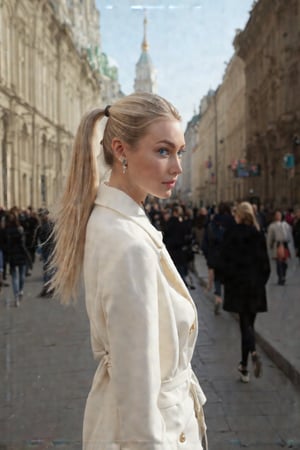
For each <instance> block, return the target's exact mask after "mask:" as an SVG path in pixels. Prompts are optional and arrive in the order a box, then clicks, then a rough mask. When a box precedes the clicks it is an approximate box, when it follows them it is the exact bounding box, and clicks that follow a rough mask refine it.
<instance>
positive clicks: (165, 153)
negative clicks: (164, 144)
mask: <svg viewBox="0 0 300 450" xmlns="http://www.w3.org/2000/svg"><path fill="white" fill-rule="evenodd" d="M158 153H159V154H160V155H161V156H168V154H169V150H168V149H167V148H160V149H159V150H158Z"/></svg>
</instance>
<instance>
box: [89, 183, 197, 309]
mask: <svg viewBox="0 0 300 450" xmlns="http://www.w3.org/2000/svg"><path fill="white" fill-rule="evenodd" d="M95 204H96V205H99V206H102V207H105V208H108V209H111V210H114V211H116V212H118V213H119V214H121V215H123V216H125V217H127V218H128V219H129V220H132V221H133V222H135V223H136V224H137V225H139V226H140V227H141V228H143V229H144V230H145V231H146V233H148V235H149V236H150V237H151V239H152V240H153V242H154V243H155V245H156V246H157V248H158V249H159V250H160V260H161V263H162V267H163V270H164V273H165V275H166V277H167V279H168V280H169V282H170V283H171V285H172V286H173V287H174V288H175V289H176V290H177V291H178V292H179V293H180V294H181V295H182V296H183V297H185V298H186V299H187V300H188V301H189V302H190V303H191V304H192V305H193V308H194V310H195V314H196V316H197V310H196V307H195V305H194V302H193V300H192V298H191V296H190V293H189V291H188V289H187V287H186V286H185V284H184V282H183V281H182V278H181V277H180V275H179V274H178V272H177V270H176V268H175V266H174V263H173V261H172V260H171V257H170V255H169V253H168V252H167V250H166V248H165V245H164V243H163V238H162V233H161V231H158V230H157V229H156V228H155V227H154V226H153V225H152V224H151V222H150V220H149V218H148V217H147V216H146V214H145V211H144V209H143V208H142V207H141V206H139V205H138V204H137V203H136V202H135V201H134V200H133V199H132V198H131V197H129V195H127V194H125V192H123V191H121V190H120V189H116V188H113V187H111V186H108V185H107V184H106V183H101V184H100V186H99V189H98V194H97V197H96V200H95Z"/></svg>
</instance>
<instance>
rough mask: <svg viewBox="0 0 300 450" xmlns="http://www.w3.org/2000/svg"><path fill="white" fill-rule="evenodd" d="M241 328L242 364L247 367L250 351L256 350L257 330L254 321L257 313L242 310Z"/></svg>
mask: <svg viewBox="0 0 300 450" xmlns="http://www.w3.org/2000/svg"><path fill="white" fill-rule="evenodd" d="M239 317H240V329H241V344H242V361H241V363H242V365H243V366H244V367H247V363H248V356H249V352H250V353H252V352H255V350H256V348H255V332H254V322H255V318H256V314H255V313H251V312H242V313H239Z"/></svg>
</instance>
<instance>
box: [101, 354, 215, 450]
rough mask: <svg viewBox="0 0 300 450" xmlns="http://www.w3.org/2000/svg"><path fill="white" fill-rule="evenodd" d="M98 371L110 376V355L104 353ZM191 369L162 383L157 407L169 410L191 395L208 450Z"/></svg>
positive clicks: (201, 411)
mask: <svg viewBox="0 0 300 450" xmlns="http://www.w3.org/2000/svg"><path fill="white" fill-rule="evenodd" d="M100 367H101V369H100V371H101V372H102V371H103V370H106V371H107V372H108V374H109V376H111V367H112V366H111V359H110V354H109V353H108V352H106V353H105V354H104V355H103V356H102V359H101V364H100ZM192 373H193V372H192V368H191V366H190V365H189V366H188V367H187V368H186V369H185V370H182V371H181V372H180V373H179V374H178V375H176V376H175V377H174V378H172V379H170V380H165V381H162V383H161V390H160V395H159V399H158V407H159V408H161V409H164V408H170V407H171V406H175V405H177V404H178V403H181V402H182V401H183V400H184V399H185V398H186V397H187V396H188V394H189V393H191V395H192V398H193V401H194V410H195V416H196V418H197V421H198V426H199V430H200V436H201V439H202V441H203V440H204V444H205V450H208V442H207V434H206V423H205V417H204V411H203V406H202V404H201V402H200V399H199V395H198V392H197V384H196V382H195V381H194V380H193V376H192Z"/></svg>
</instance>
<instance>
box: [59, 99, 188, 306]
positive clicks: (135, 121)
mask: <svg viewBox="0 0 300 450" xmlns="http://www.w3.org/2000/svg"><path fill="white" fill-rule="evenodd" d="M103 116H106V117H107V118H108V120H107V122H106V124H105V129H104V132H103V140H102V145H103V156H104V161H105V164H106V166H108V167H112V166H113V164H114V156H113V153H112V149H111V142H112V139H113V138H114V137H118V138H119V139H121V140H123V141H124V142H126V143H128V144H129V145H130V146H131V147H132V148H135V146H136V145H137V143H138V141H139V139H141V138H142V137H143V136H144V135H145V134H146V133H147V130H148V127H149V125H151V123H153V122H154V121H155V120H158V119H159V118H160V119H171V120H174V119H176V120H180V115H179V113H178V111H177V109H176V108H174V106H173V105H172V104H171V103H169V102H168V101H167V100H165V99H163V98H162V97H160V96H158V95H154V94H148V93H135V94H131V95H128V96H126V97H122V98H121V99H119V100H118V101H117V102H116V103H115V104H113V105H111V106H107V107H106V108H105V109H95V110H93V111H91V112H90V113H88V114H86V115H85V116H84V117H83V119H82V121H81V123H80V125H79V128H78V131H77V134H76V137H75V141H74V149H73V156H72V161H71V167H70V172H69V176H68V180H67V185H66V188H65V191H64V194H63V197H62V200H61V203H60V206H59V210H58V212H57V214H56V220H55V226H54V240H55V249H54V252H53V257H52V262H51V268H52V270H53V272H54V276H53V279H52V281H51V286H50V287H51V288H53V289H54V291H55V294H56V296H57V297H59V298H60V300H61V302H62V303H64V304H68V303H70V302H71V301H72V300H76V298H77V291H78V284H79V279H80V275H81V272H82V265H83V257H84V247H85V235H86V227H87V222H88V220H89V217H90V214H91V211H92V209H93V205H94V201H95V197H96V194H97V189H98V184H99V180H98V178H99V177H98V167H97V161H96V151H94V150H93V134H94V128H95V124H96V122H97V120H99V119H100V118H102V117H103Z"/></svg>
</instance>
